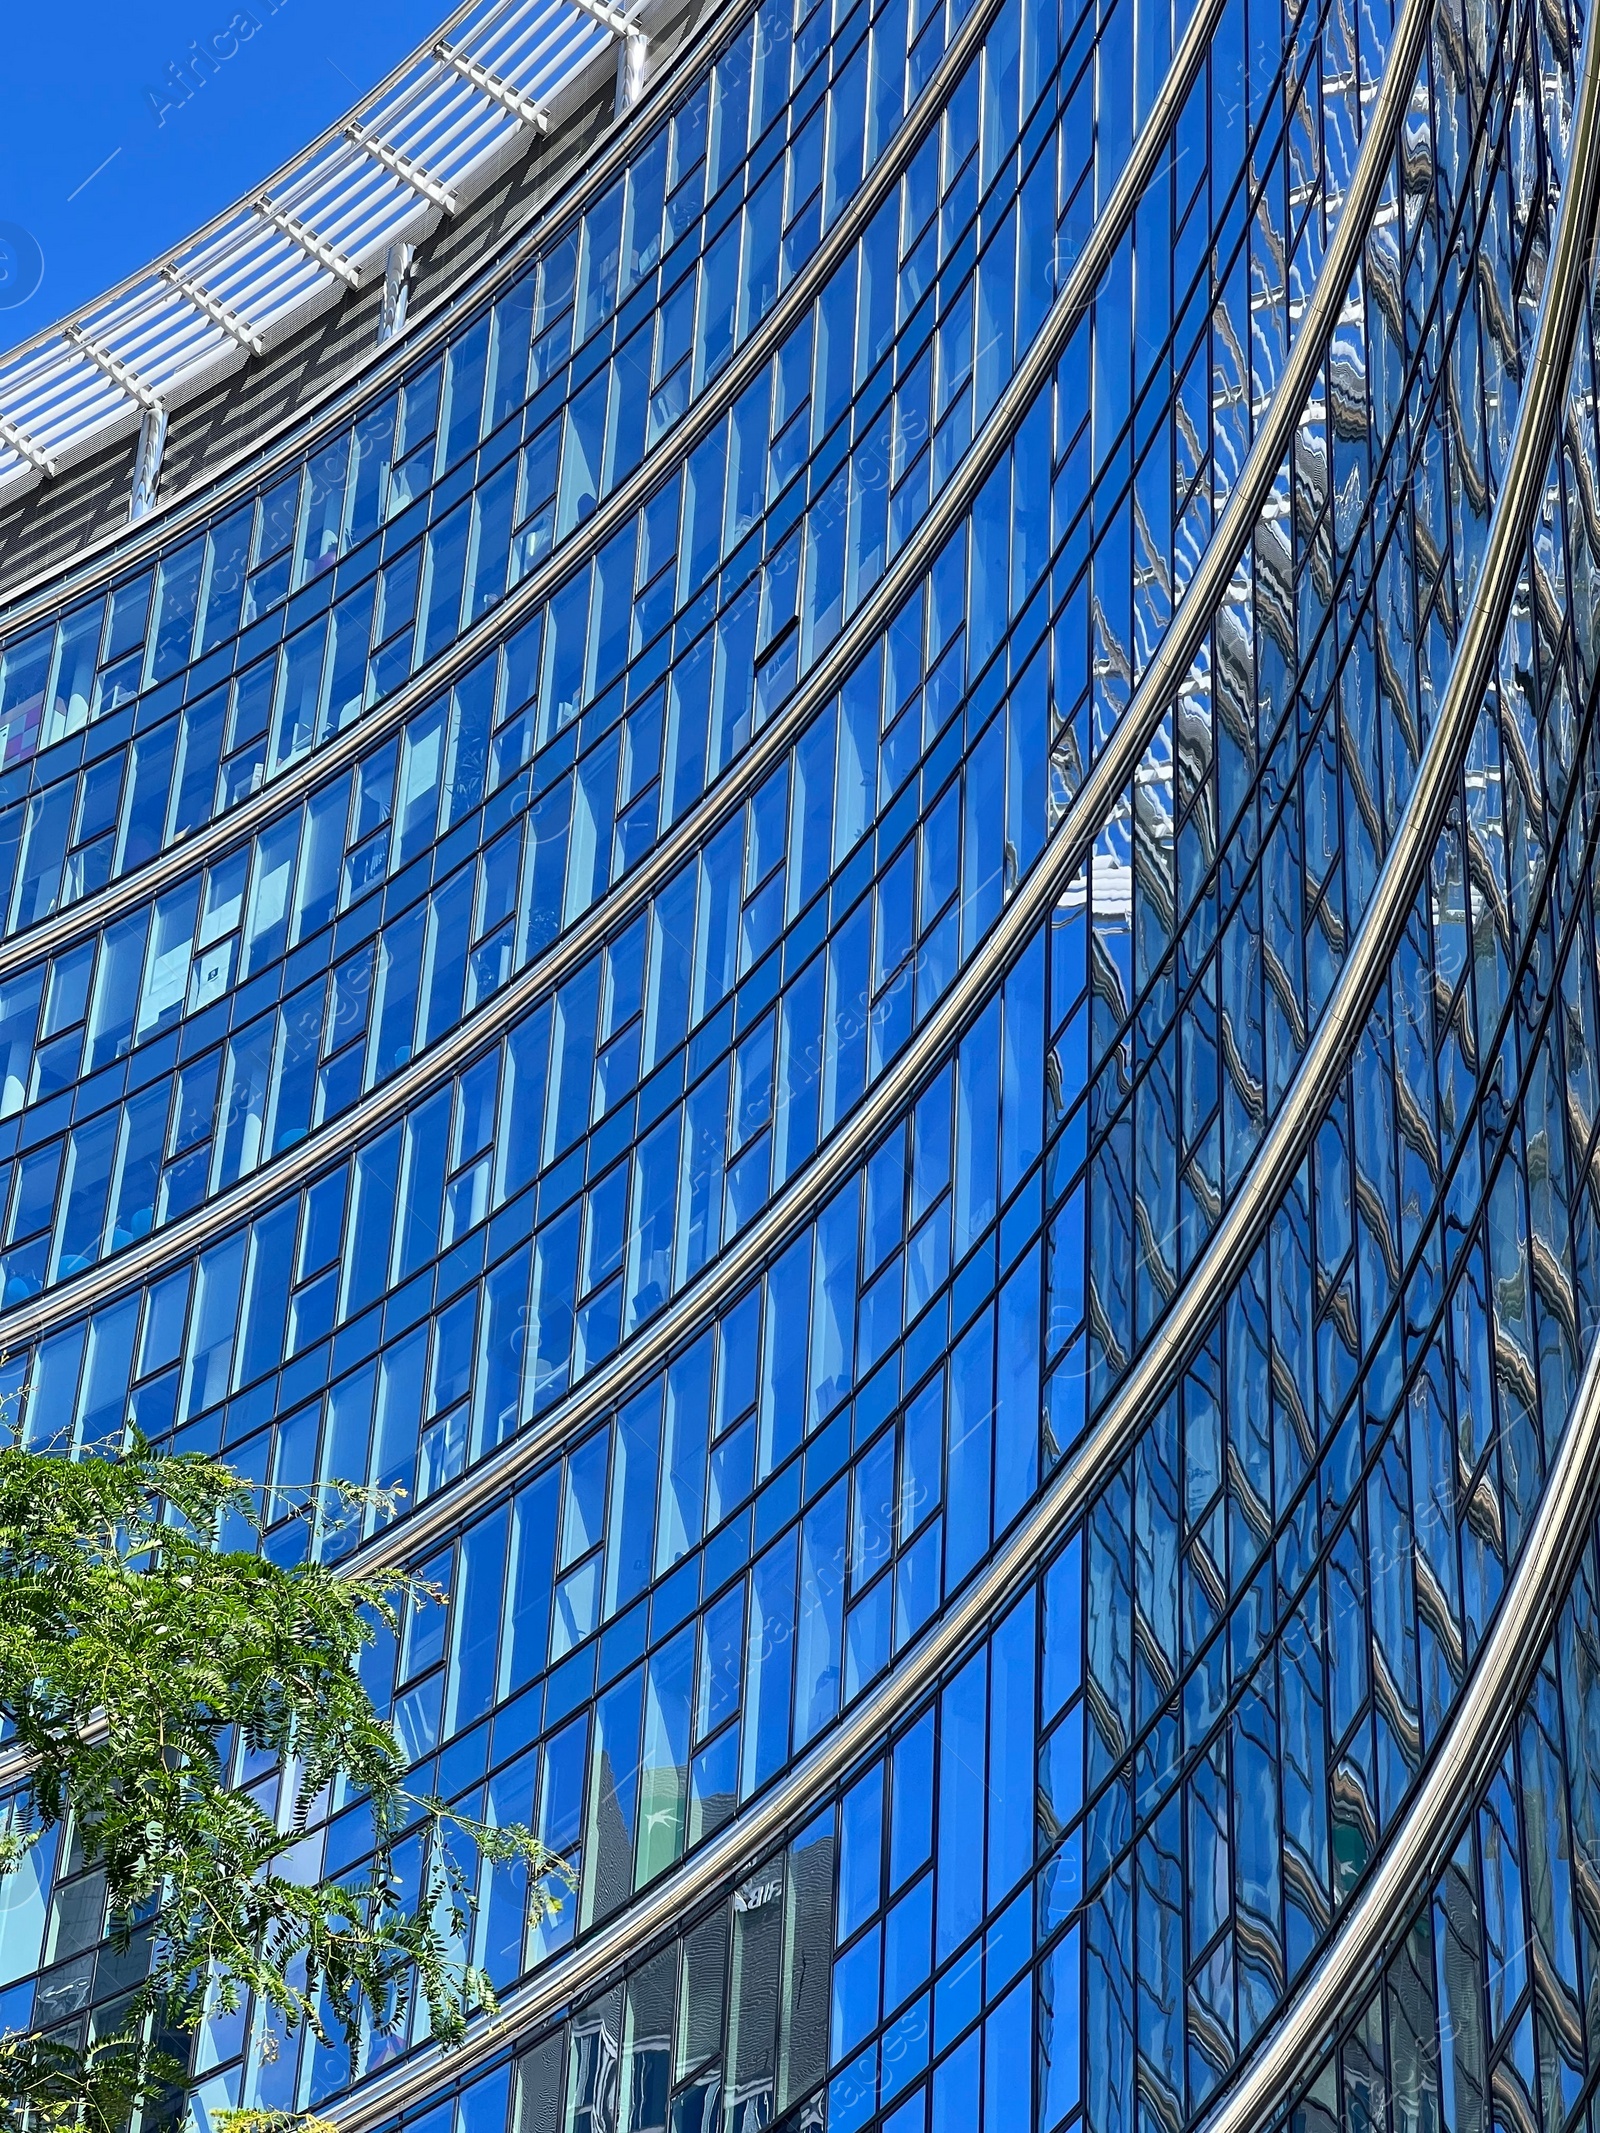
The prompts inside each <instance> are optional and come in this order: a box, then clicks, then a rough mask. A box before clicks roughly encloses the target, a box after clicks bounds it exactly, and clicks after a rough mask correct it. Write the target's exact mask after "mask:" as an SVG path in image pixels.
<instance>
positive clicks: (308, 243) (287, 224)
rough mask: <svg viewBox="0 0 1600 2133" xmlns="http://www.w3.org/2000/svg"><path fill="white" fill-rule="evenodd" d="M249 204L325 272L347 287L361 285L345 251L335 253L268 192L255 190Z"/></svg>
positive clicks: (325, 240) (359, 278) (323, 238)
mask: <svg viewBox="0 0 1600 2133" xmlns="http://www.w3.org/2000/svg"><path fill="white" fill-rule="evenodd" d="M250 205H251V206H252V207H253V208H254V209H255V211H256V213H257V214H258V215H259V216H260V217H261V219H262V221H263V222H270V223H271V225H272V227H273V228H274V229H275V230H282V232H283V234H284V236H285V237H287V238H288V239H289V241H290V243H291V244H297V245H298V246H299V247H300V249H301V251H302V252H304V253H305V255H306V257H307V258H308V259H310V260H314V261H315V262H316V264H317V265H318V266H319V267H321V268H322V269H323V271H324V272H325V273H328V274H333V275H336V276H337V277H338V279H339V280H340V281H342V282H343V283H344V284H345V286H346V288H350V289H356V288H359V287H360V285H361V276H360V273H359V272H358V271H357V269H356V268H355V267H354V266H352V264H351V263H350V261H349V260H348V259H346V258H345V256H344V254H343V253H342V252H336V251H335V250H334V249H333V246H332V245H331V244H329V242H328V240H327V239H326V238H325V237H319V236H318V235H317V233H316V231H315V230H314V229H312V227H311V225H310V224H309V223H306V222H302V221H301V220H300V218H299V216H298V215H291V214H290V213H289V211H288V209H287V208H283V207H279V205H278V203H277V201H276V200H274V199H273V197H272V195H271V194H270V193H258V194H257V195H256V197H255V199H254V200H252V201H251V203H250Z"/></svg>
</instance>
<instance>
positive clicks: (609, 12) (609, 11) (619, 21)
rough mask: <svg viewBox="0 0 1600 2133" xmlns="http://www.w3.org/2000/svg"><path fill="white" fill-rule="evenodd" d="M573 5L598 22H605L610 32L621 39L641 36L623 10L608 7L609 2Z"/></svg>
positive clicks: (574, 0) (576, 1) (584, 1)
mask: <svg viewBox="0 0 1600 2133" xmlns="http://www.w3.org/2000/svg"><path fill="white" fill-rule="evenodd" d="M572 5H573V6H574V7H577V8H582V10H583V12H584V13H585V14H586V15H589V16H592V17H593V19H594V20H595V21H596V22H603V23H604V24H605V26H606V28H607V29H608V30H614V31H615V32H616V34H617V35H618V36H619V37H636V36H637V35H638V34H639V33H638V31H637V30H635V29H634V27H633V25H632V24H631V23H630V22H629V20H628V18H627V16H626V15H625V14H624V13H623V12H622V9H621V8H620V7H610V6H608V5H607V0H572Z"/></svg>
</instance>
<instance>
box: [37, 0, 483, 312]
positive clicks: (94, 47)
mask: <svg viewBox="0 0 1600 2133" xmlns="http://www.w3.org/2000/svg"><path fill="white" fill-rule="evenodd" d="M241 9H245V10H247V11H248V13H249V14H250V15H251V16H253V17H254V18H255V20H256V22H257V23H258V25H259V27H257V28H256V29H255V30H254V31H253V32H252V33H251V34H250V35H249V36H248V37H247V38H244V39H239V38H237V36H236V35H233V34H230V24H232V23H233V22H234V19H235V17H236V15H237V14H238V12H239V11H240V10H241ZM452 11H453V0H277V4H276V6H274V5H273V0H136V4H134V5H129V4H128V0H46V4H39V0H33V4H29V0H16V4H15V5H12V6H8V7H6V8H4V10H3V12H4V14H5V18H6V20H5V29H4V32H3V42H4V46H5V57H4V70H5V76H6V88H5V107H6V114H5V124H4V125H3V126H0V350H4V349H7V348H10V347H12V346H14V345H15V344H16V343H17V342H18V341H21V340H24V339H26V338H27V336H28V335H29V334H31V333H33V332H35V331H36V330H37V329H38V328H40V327H42V326H48V325H50V324H51V323H52V322H53V321H54V320H56V319H58V318H60V317H61V316H62V314H63V313H64V312H68V311H72V310H76V309H78V308H80V307H81V306H82V305H84V304H85V303H87V302H89V301H90V300H91V299H92V298H93V297H95V296H96V295H98V294H99V293H100V291H101V290H103V289H106V288H108V287H110V285H111V284H112V283H113V282H116V281H120V280H121V279H122V277H123V276H124V275H126V274H130V273H132V272H134V271H135V270H136V269H137V268H139V267H142V266H144V265H146V264H148V262H149V261H151V260H152V259H154V258H155V257H156V256H157V255H158V254H159V253H161V252H163V251H166V250H170V249H171V248H172V246H173V245H175V244H176V243H177V242H178V241H179V240H180V239H181V238H183V237H184V236H186V235H187V234H188V233H189V232H190V231H191V230H193V229H195V228H196V227H198V225H199V224H201V223H203V222H205V221H207V220H208V219H209V218H210V217H211V216H212V215H214V214H216V213H217V212H218V211H219V210H221V209H222V208H224V207H226V206H228V205H229V203H230V202H231V201H233V200H235V199H237V198H238V197H239V196H240V194H242V193H244V192H247V191H248V190H249V189H250V188H251V187H253V186H255V185H257V184H259V183H260V181H261V180H262V179H263V178H265V177H267V176H268V175H269V174H270V173H271V172H272V171H273V170H275V169H276V168H277V167H278V165H279V164H280V163H283V162H285V161H286V160H287V159H288V158H289V157H290V156H291V155H292V154H293V153H294V151H295V150H296V149H297V148H300V147H303V146H304V144H305V143H306V142H307V141H308V140H309V139H311V137H312V136H313V135H314V134H316V133H318V132H320V131H321V130H322V128H323V127H324V126H327V125H329V124H331V123H332V121H333V120H335V119H337V118H338V117H340V116H341V114H342V113H343V112H345V111H346V110H348V109H349V107H350V106H351V105H352V104H354V103H355V102H356V101H357V100H358V97H360V96H362V95H364V94H365V93H366V92H367V90H369V89H370V88H372V87H373V85H374V84H375V83H377V82H379V81H381V80H382V78H383V76H384V75H385V74H387V73H388V72H389V70H390V69H391V68H392V67H394V66H396V65H398V63H399V62H400V61H401V60H402V59H403V58H404V57H405V56H406V54H407V53H408V52H410V51H412V50H414V49H415V47H416V46H417V45H419V44H421V43H422V42H423V40H424V39H425V38H426V37H428V36H429V35H430V34H431V32H433V31H434V30H436V29H437V28H438V26H439V24H440V23H441V22H442V21H443V20H444V19H445V18H446V17H447V16H448V15H449V14H450V13H451V12H452ZM213 39H220V45H219V48H223V49H225V48H226V47H227V46H229V45H230V44H235V45H236V49H235V50H234V51H233V54H232V56H231V57H230V58H227V59H225V60H224V61H223V62H222V63H221V64H220V65H218V67H217V68H216V71H215V73H213V74H209V75H206V76H205V77H204V82H205V85H204V87H203V88H202V89H200V90H198V91H197V92H194V93H191V95H190V96H189V98H188V101H187V102H185V103H181V104H177V103H174V102H172V101H171V100H172V99H173V98H174V94H175V92H174V91H173V89H172V88H171V86H170V84H168V83H167V81H166V77H167V73H168V69H169V67H170V66H172V65H173V63H174V62H177V63H179V64H182V63H183V62H185V61H189V60H190V59H191V57H192V55H191V54H190V51H189V46H190V43H191V41H194V42H197V43H198V44H200V45H201V46H202V47H205V46H206V45H208V44H210V43H211V41H212V40H213ZM192 78H193V76H192V75H191V79H192ZM152 90H154V91H156V92H157V99H158V100H166V101H168V102H169V108H168V109H166V111H165V112H164V113H163V115H162V119H161V122H160V123H158V120H157V115H156V111H155V109H154V108H153V107H152V101H151V97H150V93H149V92H150V91H152ZM19 232H20V233H22V234H21V235H20V236H19V235H18V233H19ZM30 239H31V240H32V245H33V246H36V247H37V253H35V252H33V251H32V249H31V247H30V244H29V240H30ZM40 255H42V261H43V275H42V278H41V279H40V280H39V284H38V287H37V289H36V290H34V292H33V294H31V295H30V296H28V297H27V298H26V299H25V300H24V301H20V302H19V301H16V299H17V298H18V297H19V296H20V295H21V293H22V290H23V288H24V287H25V286H26V285H27V283H29V282H31V280H32V279H33V278H34V274H35V272H36V270H37V265H38V259H39V256H40Z"/></svg>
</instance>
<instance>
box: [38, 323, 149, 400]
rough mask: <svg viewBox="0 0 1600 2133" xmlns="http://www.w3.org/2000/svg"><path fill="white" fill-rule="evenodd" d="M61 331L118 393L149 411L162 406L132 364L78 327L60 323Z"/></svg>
mask: <svg viewBox="0 0 1600 2133" xmlns="http://www.w3.org/2000/svg"><path fill="white" fill-rule="evenodd" d="M61 331H62V332H63V334H65V336H66V338H67V339H68V340H69V341H70V342H71V343H72V345H73V347H74V348H76V349H77V351H78V353H79V355H81V356H87V357H88V359H89V361H90V362H91V363H92V364H93V365H94V367H95V369H96V370H98V371H99V372H100V374H101V376H102V377H106V378H109V379H110V380H111V382H112V384H113V385H114V386H115V387H116V388H117V390H118V392H121V393H126V394H127V396H128V398H129V399H130V400H131V401H133V403H134V404H135V406H137V407H142V408H143V409H144V411H145V413H146V414H150V413H152V412H153V411H154V410H155V409H156V408H158V407H159V406H160V405H161V400H160V397H159V395H158V394H157V393H156V392H155V391H154V390H153V389H152V388H151V387H150V386H148V385H146V383H145V382H144V380H143V378H141V377H140V375H139V373H138V372H137V371H136V370H135V369H134V368H133V367H132V365H131V364H128V363H124V362H123V361H122V360H121V358H120V357H118V356H114V355H113V354H112V353H111V351H110V349H109V348H102V347H101V346H100V343H99V342H98V341H92V340H91V339H90V338H89V336H88V334H86V333H85V332H84V330H83V328H82V327H81V326H63V327H62V329H61Z"/></svg>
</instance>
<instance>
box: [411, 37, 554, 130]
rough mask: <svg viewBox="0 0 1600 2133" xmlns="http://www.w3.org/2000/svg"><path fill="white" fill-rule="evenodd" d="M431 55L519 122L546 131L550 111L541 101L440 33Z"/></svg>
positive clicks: (548, 125)
mask: <svg viewBox="0 0 1600 2133" xmlns="http://www.w3.org/2000/svg"><path fill="white" fill-rule="evenodd" d="M433 53H434V57H435V58H436V59H442V60H443V61H444V63H445V65H446V66H447V67H453V68H454V69H455V71H456V73H458V74H459V75H460V76H461V78H462V80H463V81H469V82H471V84H472V86H473V88H474V89H477V90H478V91H479V92H480V93H481V94H482V95H484V96H486V97H488V98H489V100H490V102H491V103H495V104H498V105H499V106H500V108H501V110H502V111H509V112H510V114H511V116H512V117H513V118H514V119H516V120H517V121H518V122H519V123H520V124H521V125H524V126H532V127H534V128H536V129H537V131H538V132H540V133H548V132H549V131H550V113H549V111H548V110H547V109H546V107H545V106H544V105H543V104H536V103H535V102H534V101H533V99H532V98H531V97H528V96H524V95H523V94H522V91H521V90H520V89H514V88H513V87H512V86H511V84H510V82H508V81H503V80H502V79H501V77H500V76H499V75H498V74H496V73H494V72H492V70H491V69H490V68H488V67H486V66H485V65H484V64H483V62H482V61H481V60H477V59H474V58H472V57H471V55H470V54H469V53H466V52H461V51H458V50H457V49H456V47H455V46H454V45H453V44H451V43H450V42H449V41H448V39H446V38H443V37H441V38H440V39H439V42H438V43H437V44H436V45H435V46H434V48H433Z"/></svg>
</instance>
